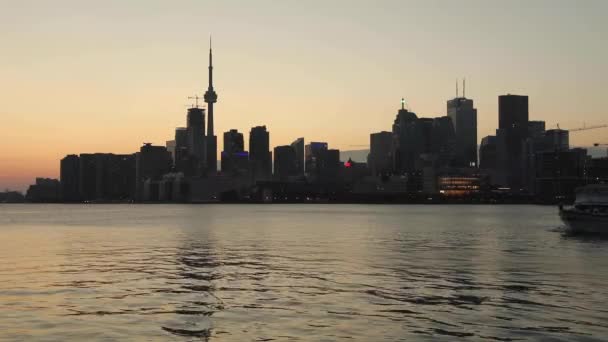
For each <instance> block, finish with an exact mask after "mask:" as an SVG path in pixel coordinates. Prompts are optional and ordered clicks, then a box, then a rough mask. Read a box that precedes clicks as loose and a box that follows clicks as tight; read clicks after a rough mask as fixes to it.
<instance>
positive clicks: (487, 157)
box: [479, 135, 496, 170]
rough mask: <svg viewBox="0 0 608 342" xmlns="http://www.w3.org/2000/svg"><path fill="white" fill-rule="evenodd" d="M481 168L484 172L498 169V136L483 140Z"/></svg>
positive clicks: (480, 153) (480, 148)
mask: <svg viewBox="0 0 608 342" xmlns="http://www.w3.org/2000/svg"><path fill="white" fill-rule="evenodd" d="M479 168H480V169H482V170H495V169H496V136H495V135H488V136H487V137H484V138H483V139H481V145H480V146H479Z"/></svg>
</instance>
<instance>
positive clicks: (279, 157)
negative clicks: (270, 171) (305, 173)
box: [273, 145, 299, 181]
mask: <svg viewBox="0 0 608 342" xmlns="http://www.w3.org/2000/svg"><path fill="white" fill-rule="evenodd" d="M273 155H274V179H276V180H279V181H287V180H289V179H290V178H292V177H297V176H298V175H299V173H298V161H297V158H296V150H295V149H294V148H293V147H292V146H291V145H284V146H277V147H275V148H274V154H273Z"/></svg>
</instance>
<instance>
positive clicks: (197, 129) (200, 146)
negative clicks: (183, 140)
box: [186, 106, 207, 174]
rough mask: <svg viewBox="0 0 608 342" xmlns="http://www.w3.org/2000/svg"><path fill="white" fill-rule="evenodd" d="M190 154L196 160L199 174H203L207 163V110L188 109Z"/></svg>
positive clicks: (196, 107)
mask: <svg viewBox="0 0 608 342" xmlns="http://www.w3.org/2000/svg"><path fill="white" fill-rule="evenodd" d="M186 130H187V138H188V154H189V155H190V156H191V157H194V158H195V159H196V166H197V167H196V169H197V171H196V172H197V173H198V174H200V173H201V172H203V170H204V167H205V164H206V162H207V159H206V158H207V150H206V146H207V144H206V141H205V140H206V139H205V110H204V109H202V108H198V106H195V107H192V108H189V109H188V127H187V128H186Z"/></svg>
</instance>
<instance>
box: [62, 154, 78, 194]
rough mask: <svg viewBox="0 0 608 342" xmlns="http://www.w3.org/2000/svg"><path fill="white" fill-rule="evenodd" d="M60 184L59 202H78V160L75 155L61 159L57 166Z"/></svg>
mask: <svg viewBox="0 0 608 342" xmlns="http://www.w3.org/2000/svg"><path fill="white" fill-rule="evenodd" d="M59 169H60V171H59V174H60V178H59V179H60V183H61V200H62V201H64V202H78V201H80V193H79V190H78V187H79V183H80V181H79V176H80V171H79V170H80V158H79V157H78V156H77V155H75V154H70V155H67V156H65V157H64V158H63V159H61V162H60V166H59Z"/></svg>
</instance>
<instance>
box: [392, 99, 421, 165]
mask: <svg viewBox="0 0 608 342" xmlns="http://www.w3.org/2000/svg"><path fill="white" fill-rule="evenodd" d="M393 139H394V148H395V159H394V161H393V169H394V171H395V172H396V173H398V174H406V173H410V172H414V171H415V169H416V160H417V159H418V157H419V156H420V154H421V153H422V151H423V148H424V145H425V144H427V142H426V141H425V139H424V136H423V130H422V127H421V124H420V123H419V122H418V117H417V116H416V114H415V113H412V112H410V111H408V110H407V109H405V102H404V100H403V99H402V100H401V109H399V111H398V112H397V117H396V118H395V121H394V123H393Z"/></svg>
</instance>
